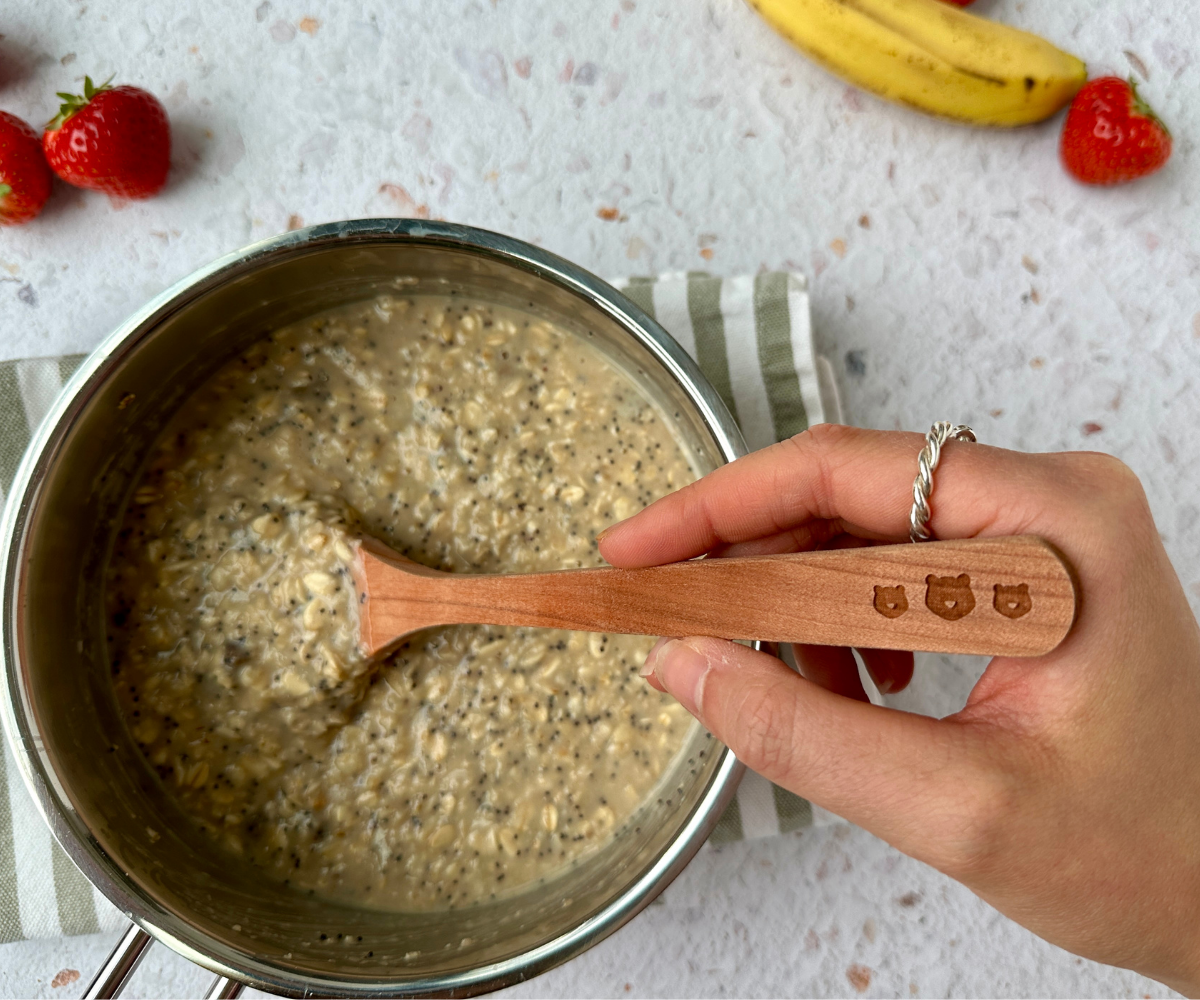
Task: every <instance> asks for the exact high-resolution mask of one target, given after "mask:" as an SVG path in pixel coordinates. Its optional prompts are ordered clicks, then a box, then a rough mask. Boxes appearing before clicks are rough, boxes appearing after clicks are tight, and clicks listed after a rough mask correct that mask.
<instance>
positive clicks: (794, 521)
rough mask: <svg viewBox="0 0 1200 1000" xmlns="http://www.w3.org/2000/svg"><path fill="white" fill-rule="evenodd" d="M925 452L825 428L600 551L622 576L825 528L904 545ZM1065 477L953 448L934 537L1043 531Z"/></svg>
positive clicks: (676, 500)
mask: <svg viewBox="0 0 1200 1000" xmlns="http://www.w3.org/2000/svg"><path fill="white" fill-rule="evenodd" d="M924 443H925V438H924V436H923V435H921V434H911V433H904V432H900V431H871V430H862V429H859V428H853V427H842V426H839V425H836V424H820V425H818V426H816V427H813V428H811V429H810V430H808V431H805V432H804V433H803V434H798V435H797V436H796V437H793V438H790V439H788V440H787V441H781V442H780V443H778V444H775V445H772V446H771V447H769V448H764V449H762V450H761V451H757V452H754V453H753V454H750V455H747V456H745V457H743V458H739V459H738V460H737V461H735V462H731V463H730V464H729V465H725V466H722V467H721V468H719V469H717V470H716V471H715V472H712V473H710V474H709V475H707V476H705V477H704V478H703V479H700V480H698V481H697V482H695V483H692V484H691V485H690V486H686V487H684V488H683V489H681V490H679V491H677V492H676V493H672V494H671V495H670V496H667V497H664V498H663V499H661V500H659V501H657V502H656V503H653V504H651V505H650V506H649V507H647V508H646V509H645V510H643V511H642V512H641V513H639V514H636V515H634V516H633V517H631V518H629V519H628V520H626V521H622V522H621V523H620V524H618V525H615V526H613V527H612V528H610V529H609V530H608V531H606V532H605V533H604V534H603V536H602V537H601V539H600V552H601V554H602V555H603V556H604V558H605V559H607V560H608V561H609V562H610V563H611V564H613V565H614V566H624V567H630V568H632V567H636V566H655V565H660V564H662V563H667V562H677V561H679V560H681V559H691V558H692V557H694V556H698V555H701V554H702V553H705V552H708V551H710V550H712V549H713V548H715V547H717V546H720V545H731V544H736V543H739V542H746V541H750V540H752V539H756V538H764V537H767V536H770V535H776V534H779V533H781V532H786V531H791V530H794V529H796V528H797V527H799V526H801V525H803V524H804V523H805V522H807V521H810V520H813V519H818V518H819V519H824V520H833V519H840V520H841V521H843V522H846V523H849V524H853V525H855V526H857V527H858V528H861V529H863V530H864V531H866V532H869V533H872V534H873V535H875V536H877V537H881V538H884V539H891V540H894V541H902V540H904V539H906V538H907V537H908V513H909V509H910V507H911V505H912V482H913V478H914V477H915V476H916V473H917V455H918V454H919V452H920V450H921V448H922V447H923V446H924ZM1062 479H1063V471H1062V470H1061V469H1051V465H1050V462H1049V456H1040V455H1024V454H1020V453H1017V452H1010V451H1005V450H1003V449H999V448H988V447H986V446H984V445H978V444H967V443H963V442H952V443H950V444H949V445H947V446H946V447H945V448H944V449H943V451H942V460H941V464H940V465H939V467H938V470H937V473H936V491H935V493H934V497H933V501H932V509H933V519H932V527H933V529H934V531H935V533H936V534H937V536H938V537H941V538H970V537H974V536H977V535H1015V534H1022V533H1024V532H1026V531H1030V530H1033V529H1035V528H1036V526H1037V523H1038V522H1045V521H1046V512H1047V511H1049V510H1051V509H1053V507H1054V506H1055V503H1056V502H1057V504H1058V506H1061V500H1062V497H1063V483H1062ZM1051 541H1055V539H1054V538H1051Z"/></svg>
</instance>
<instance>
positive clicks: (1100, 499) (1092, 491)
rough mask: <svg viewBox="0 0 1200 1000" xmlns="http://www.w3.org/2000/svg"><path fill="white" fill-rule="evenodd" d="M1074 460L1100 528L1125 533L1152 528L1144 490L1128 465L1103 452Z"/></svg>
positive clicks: (1080, 485) (1086, 499) (1079, 486)
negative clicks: (1119, 530) (1114, 529)
mask: <svg viewBox="0 0 1200 1000" xmlns="http://www.w3.org/2000/svg"><path fill="white" fill-rule="evenodd" d="M1072 459H1073V462H1074V466H1075V470H1074V471H1075V473H1076V476H1075V479H1076V483H1077V486H1078V488H1079V490H1080V493H1081V494H1082V495H1083V497H1084V499H1085V501H1086V502H1087V505H1088V507H1089V509H1090V512H1091V513H1092V516H1093V517H1095V518H1096V520H1097V521H1098V522H1099V524H1100V525H1103V526H1106V527H1107V526H1113V525H1116V526H1119V527H1120V528H1121V529H1122V530H1123V531H1130V530H1133V531H1136V530H1137V529H1139V528H1152V527H1153V523H1154V518H1153V515H1152V514H1151V512H1150V504H1149V501H1148V500H1147V498H1146V491H1145V488H1144V487H1143V486H1142V481H1141V480H1140V479H1139V478H1138V476H1137V473H1135V472H1134V471H1133V470H1132V469H1131V468H1130V467H1129V466H1128V465H1126V464H1125V463H1124V462H1122V461H1121V460H1120V459H1119V458H1115V457H1114V456H1112V455H1105V454H1103V453H1101V452H1083V453H1079V454H1076V455H1073V456H1072Z"/></svg>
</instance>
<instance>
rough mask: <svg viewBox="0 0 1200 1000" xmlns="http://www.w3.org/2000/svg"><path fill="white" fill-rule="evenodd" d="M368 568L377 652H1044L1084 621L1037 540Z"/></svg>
mask: <svg viewBox="0 0 1200 1000" xmlns="http://www.w3.org/2000/svg"><path fill="white" fill-rule="evenodd" d="M363 559H364V562H363V564H362V565H361V566H360V571H359V572H360V587H361V589H362V591H363V597H362V602H363V603H362V605H361V606H362V608H363V612H364V614H363V621H362V623H361V626H362V645H363V647H364V649H366V650H367V651H369V652H377V651H379V650H380V649H383V648H385V647H386V646H388V645H391V644H394V642H395V640H396V639H397V638H399V637H400V636H402V635H405V634H407V633H409V632H413V631H415V630H417V629H421V628H429V627H431V626H434V625H448V624H459V623H471V624H486V625H527V626H538V627H544V628H562V629H576V630H579V631H585V632H623V633H632V634H639V635H666V636H685V635H711V636H719V637H722V638H726V639H763V640H770V641H774V642H803V643H815V644H818V645H837V646H860V647H865V648H874V649H912V650H926V651H929V652H939V653H978V654H987V655H993V656H994V655H1006V656H1039V655H1041V654H1043V653H1047V652H1049V651H1050V650H1052V649H1053V648H1054V647H1055V646H1057V645H1058V644H1059V643H1060V642H1061V641H1062V640H1063V638H1064V637H1065V636H1066V634H1067V632H1068V631H1069V630H1070V628H1071V625H1072V623H1073V622H1074V620H1075V605H1076V595H1075V587H1074V583H1073V581H1072V574H1071V572H1070V570H1069V569H1068V567H1067V565H1066V563H1065V562H1064V561H1063V558H1062V556H1060V555H1059V554H1058V552H1057V551H1056V550H1055V549H1054V548H1052V547H1051V546H1050V545H1049V544H1048V543H1047V542H1045V541H1043V540H1042V539H1041V538H1037V537H1035V536H1032V535H1024V536H1018V537H1006V538H980V539H966V540H962V541H947V542H928V543H924V544H921V545H912V544H905V545H881V546H872V547H865V548H856V549H839V550H830V551H823V552H798V553H793V554H789V555H771V556H745V557H735V558H729V559H694V560H691V561H688V562H681V563H672V564H670V565H666V566H654V567H649V568H646V569H612V568H597V569H582V570H563V571H560V572H554V573H526V574H516V575H483V576H474V575H465V574H449V573H438V572H434V571H431V570H421V569H419V568H417V567H415V566H413V565H412V564H411V563H409V564H407V569H401V568H400V566H399V565H398V564H396V563H395V562H393V561H392V560H389V559H387V558H386V557H381V555H380V554H379V553H376V552H372V551H370V550H364V552H363ZM412 570H416V571H417V572H412ZM368 595H369V604H368V602H367V596H368Z"/></svg>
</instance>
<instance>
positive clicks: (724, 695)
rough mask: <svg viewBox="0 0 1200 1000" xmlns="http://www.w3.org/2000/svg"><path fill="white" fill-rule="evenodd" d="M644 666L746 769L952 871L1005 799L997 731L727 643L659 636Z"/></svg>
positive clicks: (975, 848) (963, 863) (967, 862)
mask: <svg viewBox="0 0 1200 1000" xmlns="http://www.w3.org/2000/svg"><path fill="white" fill-rule="evenodd" d="M642 674H643V676H645V677H646V678H647V679H648V680H650V682H651V683H652V684H653V685H654V686H655V687H657V688H659V689H660V690H664V691H666V692H668V693H669V694H671V695H673V696H674V697H675V698H676V699H677V700H678V701H679V702H680V704H682V705H683V706H684V708H686V709H687V710H688V711H689V712H691V713H692V714H693V715H694V716H695V717H696V718H697V719H699V720H700V722H701V723H703V725H704V726H705V727H706V728H707V729H708V730H709V732H711V733H712V734H713V735H714V736H716V737H717V739H719V740H721V742H723V743H724V744H725V745H726V746H728V747H729V748H730V749H731V750H732V751H733V752H734V754H735V755H736V756H737V758H738V760H740V761H742V762H743V763H744V764H746V766H747V767H749V768H751V769H752V770H754V771H757V772H758V773H759V774H761V775H763V776H764V777H766V778H768V779H769V780H771V781H773V782H775V783H776V784H778V785H782V786H783V787H785V788H787V789H789V790H791V791H793V792H795V793H796V794H798V795H802V796H804V797H805V798H807V799H809V800H810V801H812V802H815V803H816V804H817V805H819V806H821V807H822V808H824V809H828V810H829V811H830V812H833V813H836V814H838V815H839V816H842V817H844V818H845V819H848V820H850V821H851V822H853V823H856V824H858V825H859V826H862V827H864V828H865V829H867V830H870V831H871V832H872V833H874V834H876V835H877V836H879V837H882V838H883V839H884V840H886V841H888V842H889V843H891V844H892V845H893V846H895V847H897V848H899V849H900V850H902V851H904V852H905V853H907V854H910V855H912V856H913V857H916V858H919V859H920V860H922V861H926V862H928V863H929V864H932V865H934V866H935V867H937V868H941V869H942V870H943V871H946V872H949V873H950V874H955V873H959V874H961V873H962V872H964V871H966V870H969V868H970V866H971V864H972V863H973V859H974V857H975V856H976V854H977V853H978V852H979V851H980V850H981V848H982V844H981V838H983V837H985V836H986V832H987V830H988V829H989V822H990V819H991V817H992V815H993V813H992V809H993V808H998V807H999V806H1000V804H1001V803H1002V802H1003V801H1004V800H1003V795H1002V791H1003V788H1002V784H1001V782H1000V780H999V771H998V770H997V764H996V757H997V753H996V749H995V747H993V746H992V745H991V743H992V742H993V741H994V740H995V739H997V738H999V737H998V734H996V733H994V732H993V731H991V730H981V729H980V728H979V727H977V726H973V725H971V724H970V723H964V722H956V721H955V720H953V719H946V720H940V721H939V720H936V719H929V718H926V717H924V716H920V715H912V714H910V713H907V712H901V711H898V710H896V709H890V708H881V707H879V706H875V705H870V704H866V703H864V702H860V701H855V700H853V699H850V698H845V697H842V696H841V695H837V694H834V693H833V692H831V691H827V690H825V689H824V688H822V687H820V686H819V685H817V684H814V683H812V682H811V681H808V680H806V679H805V678H803V677H801V676H800V675H799V674H797V673H795V672H794V671H793V670H791V669H790V668H789V667H788V666H787V665H786V664H784V663H783V662H782V661H780V660H778V659H776V658H775V657H773V656H769V655H767V654H766V653H760V652H757V651H755V650H753V649H749V648H748V647H746V646H740V645H737V644H736V643H732V642H727V641H725V640H723V639H712V638H705V637H694V638H688V639H663V640H661V641H660V642H659V643H658V644H657V645H656V646H655V647H654V648H653V649H652V650H651V651H650V654H649V656H648V657H647V659H646V665H645V667H643V668H642Z"/></svg>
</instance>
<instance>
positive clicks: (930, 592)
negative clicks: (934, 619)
mask: <svg viewBox="0 0 1200 1000" xmlns="http://www.w3.org/2000/svg"><path fill="white" fill-rule="evenodd" d="M925 607H927V608H928V609H929V610H930V611H932V612H933V613H934V614H935V615H937V616H938V617H939V618H945V619H946V621H948V622H956V621H958V619H960V618H965V617H966V616H967V615H969V614H970V613H971V612H972V611H974V610H975V595H974V594H972V593H971V578H970V577H969V576H967V574H966V573H962V574H960V575H959V576H934V575H933V574H932V573H930V574H929V576H927V577H925Z"/></svg>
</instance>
